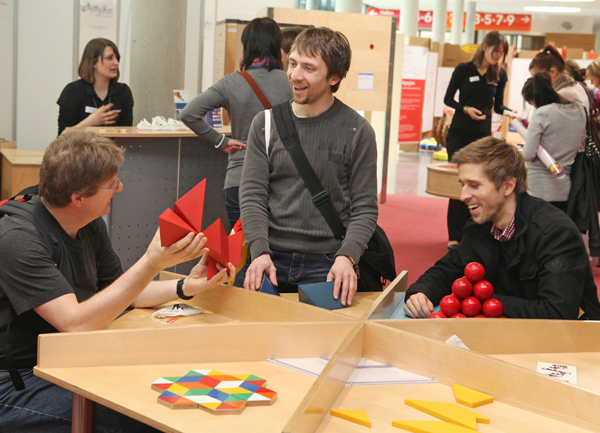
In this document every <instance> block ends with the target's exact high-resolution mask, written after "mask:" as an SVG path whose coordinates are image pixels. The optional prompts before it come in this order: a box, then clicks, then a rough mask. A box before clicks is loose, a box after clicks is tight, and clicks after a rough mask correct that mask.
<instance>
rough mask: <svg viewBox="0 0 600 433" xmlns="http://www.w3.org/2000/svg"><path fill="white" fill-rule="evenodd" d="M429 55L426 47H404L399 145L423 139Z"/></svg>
mask: <svg viewBox="0 0 600 433" xmlns="http://www.w3.org/2000/svg"><path fill="white" fill-rule="evenodd" d="M428 53H429V50H428V49H427V48H425V47H413V46H406V47H404V62H403V64H402V99H401V100H400V126H399V128H398V142H399V143H415V142H419V140H420V139H421V119H422V117H423V95H424V93H425V78H426V77H427V59H428Z"/></svg>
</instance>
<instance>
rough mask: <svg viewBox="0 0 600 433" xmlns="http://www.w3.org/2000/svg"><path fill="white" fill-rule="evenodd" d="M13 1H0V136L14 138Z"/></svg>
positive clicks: (6, 138) (7, 138)
mask: <svg viewBox="0 0 600 433" xmlns="http://www.w3.org/2000/svg"><path fill="white" fill-rule="evenodd" d="M14 10H15V7H14V1H4V2H0V59H2V61H1V62H0V77H2V79H0V138H4V139H5V140H9V141H10V140H14V139H15V132H14V119H15V117H14V98H13V94H14V85H13V84H14V83H13V80H14V70H13V69H14V61H13V60H14V59H13V57H14V54H15V51H14V35H13V33H14V29H15V26H14Z"/></svg>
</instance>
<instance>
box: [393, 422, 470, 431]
mask: <svg viewBox="0 0 600 433" xmlns="http://www.w3.org/2000/svg"><path fill="white" fill-rule="evenodd" d="M392 425H393V426H394V427H398V428H401V429H404V430H408V431H411V432H414V433H472V432H473V430H471V429H470V428H465V427H461V426H459V425H456V424H451V423H449V422H443V421H392Z"/></svg>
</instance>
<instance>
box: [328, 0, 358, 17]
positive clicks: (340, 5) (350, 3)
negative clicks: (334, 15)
mask: <svg viewBox="0 0 600 433" xmlns="http://www.w3.org/2000/svg"><path fill="white" fill-rule="evenodd" d="M335 11H336V12H346V13H350V14H362V12H363V2H362V0H336V2H335Z"/></svg>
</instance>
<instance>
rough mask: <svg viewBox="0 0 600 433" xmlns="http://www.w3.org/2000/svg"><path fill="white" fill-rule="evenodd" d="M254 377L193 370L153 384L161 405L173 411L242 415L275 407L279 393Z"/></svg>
mask: <svg viewBox="0 0 600 433" xmlns="http://www.w3.org/2000/svg"><path fill="white" fill-rule="evenodd" d="M265 384H266V380H264V379H262V378H260V377H258V376H254V375H252V374H244V375H227V374H225V373H221V372H220V371H217V370H191V371H189V372H188V373H187V374H186V375H185V376H178V377H161V378H159V379H157V380H155V381H154V382H153V383H152V389H154V390H155V391H159V392H160V393H161V394H160V396H159V397H158V402H159V403H161V404H163V405H165V406H167V407H170V408H171V409H184V408H200V409H204V410H206V411H208V412H210V413H212V414H238V413H241V412H242V411H243V410H244V409H245V408H246V406H259V405H271V404H273V402H274V401H275V400H276V399H277V393H276V392H275V391H273V390H271V389H268V388H265V387H264V386H263V385H265Z"/></svg>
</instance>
